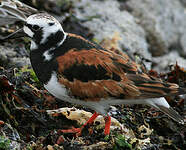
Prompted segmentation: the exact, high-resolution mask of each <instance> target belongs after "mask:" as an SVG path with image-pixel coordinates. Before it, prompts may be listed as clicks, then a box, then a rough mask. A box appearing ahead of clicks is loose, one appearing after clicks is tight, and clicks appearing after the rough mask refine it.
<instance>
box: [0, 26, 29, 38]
mask: <svg viewBox="0 0 186 150" xmlns="http://www.w3.org/2000/svg"><path fill="white" fill-rule="evenodd" d="M24 36H28V35H27V34H26V33H25V32H24V31H23V28H21V29H19V30H17V31H15V32H14V33H11V34H9V35H7V36H5V37H2V36H0V40H1V41H4V40H7V39H16V38H20V37H24Z"/></svg>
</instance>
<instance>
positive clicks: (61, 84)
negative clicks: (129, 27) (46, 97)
mask: <svg viewBox="0 0 186 150" xmlns="http://www.w3.org/2000/svg"><path fill="white" fill-rule="evenodd" d="M22 31H23V32H24V34H23V35H24V36H25V35H26V36H27V37H29V38H30V40H31V46H30V60H31V65H32V67H33V70H34V71H35V73H36V76H37V77H38V79H39V81H40V82H41V83H42V84H43V85H44V87H45V88H46V89H47V90H48V92H49V93H51V94H52V95H53V96H55V97H57V98H58V99H60V100H62V101H65V102H69V103H72V104H79V105H82V106H84V107H88V108H90V109H92V110H94V111H95V113H94V114H93V115H92V117H91V118H90V119H89V120H88V121H87V122H86V123H85V124H84V125H82V127H80V128H73V129H67V130H62V131H64V132H65V131H66V132H69V133H70V132H72V133H75V134H77V135H81V131H82V129H83V128H84V127H85V126H86V125H91V124H92V123H93V121H94V120H95V119H96V117H97V116H98V115H102V116H103V117H104V119H105V130H104V134H105V135H109V134H110V125H111V117H110V116H109V114H108V109H109V107H110V105H120V104H145V105H149V106H152V107H154V108H156V109H158V110H160V111H162V112H164V113H165V114H167V115H168V116H169V117H170V118H172V119H173V120H175V121H177V122H179V123H182V124H184V121H183V118H182V117H181V115H179V114H178V113H177V112H176V111H175V110H174V109H173V108H172V107H171V106H170V105H169V104H168V102H167V101H166V100H165V98H164V97H165V96H172V95H180V94H185V93H186V89H185V88H183V87H180V86H179V85H177V84H174V83H169V82H166V81H162V80H160V79H158V78H156V77H153V76H151V75H149V74H148V73H146V72H144V71H143V70H142V69H140V67H139V65H137V64H136V63H135V62H134V61H133V60H131V59H130V58H129V57H128V56H127V54H125V53H124V52H120V53H116V52H114V51H112V50H108V49H105V48H103V47H102V46H100V45H99V44H97V43H95V42H91V41H90V40H87V39H85V38H84V37H82V36H80V35H76V34H73V33H67V32H65V31H64V30H63V27H62V25H61V24H60V23H59V21H58V20H57V19H55V18H54V17H53V16H51V15H49V14H47V13H37V14H33V15H31V16H29V17H28V18H27V19H26V21H25V24H24V26H23V30H22Z"/></svg>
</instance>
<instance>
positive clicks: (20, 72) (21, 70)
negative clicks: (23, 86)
mask: <svg viewBox="0 0 186 150" xmlns="http://www.w3.org/2000/svg"><path fill="white" fill-rule="evenodd" d="M24 72H29V74H30V77H31V79H32V80H33V81H34V82H36V83H39V79H38V78H37V76H36V74H35V72H34V70H33V69H32V68H31V67H29V66H24V67H23V68H21V69H20V70H19V71H18V72H17V73H16V76H21V75H22V74H23V73H24Z"/></svg>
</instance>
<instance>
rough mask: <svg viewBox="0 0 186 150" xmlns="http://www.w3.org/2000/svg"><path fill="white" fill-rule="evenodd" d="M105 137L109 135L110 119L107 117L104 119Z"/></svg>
mask: <svg viewBox="0 0 186 150" xmlns="http://www.w3.org/2000/svg"><path fill="white" fill-rule="evenodd" d="M104 119H105V132H104V134H105V135H109V133H110V125H111V117H110V116H109V115H108V116H106V117H105V118H104Z"/></svg>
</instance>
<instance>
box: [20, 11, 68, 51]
mask: <svg viewBox="0 0 186 150" xmlns="http://www.w3.org/2000/svg"><path fill="white" fill-rule="evenodd" d="M23 31H24V32H25V33H26V35H27V36H28V37H30V38H31V40H32V43H31V49H34V48H36V47H37V46H38V45H45V44H48V43H51V42H52V41H53V42H57V41H59V42H60V40H62V39H63V38H64V36H65V32H64V31H63V28H62V26H61V24H60V23H59V22H58V20H57V19H55V18H54V17H53V16H51V15H49V14H46V13H39V14H34V15H31V16H29V17H28V18H27V19H26V23H25V25H24V27H23ZM51 44H52V43H51ZM53 44H57V43H53Z"/></svg>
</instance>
